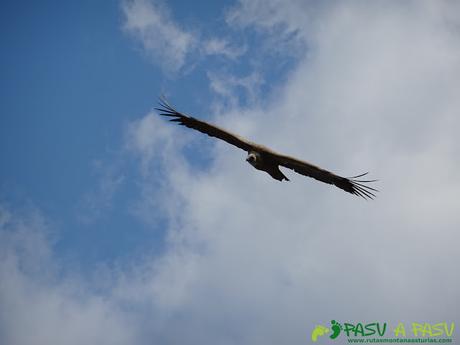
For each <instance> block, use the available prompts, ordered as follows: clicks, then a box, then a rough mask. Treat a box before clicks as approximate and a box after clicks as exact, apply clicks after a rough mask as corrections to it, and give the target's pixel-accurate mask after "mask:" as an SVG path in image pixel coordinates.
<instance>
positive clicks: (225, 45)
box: [203, 38, 247, 59]
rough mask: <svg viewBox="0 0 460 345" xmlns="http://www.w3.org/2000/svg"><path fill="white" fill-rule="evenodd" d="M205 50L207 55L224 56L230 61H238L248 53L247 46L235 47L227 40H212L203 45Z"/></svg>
mask: <svg viewBox="0 0 460 345" xmlns="http://www.w3.org/2000/svg"><path fill="white" fill-rule="evenodd" d="M203 50H204V53H205V54H206V55H222V56H225V57H227V58H229V59H236V58H238V57H240V56H241V55H243V54H244V53H246V51H247V47H246V46H233V45H232V44H231V43H229V42H228V41H227V40H224V39H221V38H212V39H210V40H208V41H205V42H204V43H203Z"/></svg>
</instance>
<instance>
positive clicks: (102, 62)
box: [1, 1, 290, 265]
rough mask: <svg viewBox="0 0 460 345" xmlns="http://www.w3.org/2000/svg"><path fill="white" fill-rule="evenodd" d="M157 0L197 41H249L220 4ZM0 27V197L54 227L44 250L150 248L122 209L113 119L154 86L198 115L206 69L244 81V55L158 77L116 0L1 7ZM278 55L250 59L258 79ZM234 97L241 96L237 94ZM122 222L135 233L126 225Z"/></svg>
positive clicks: (270, 72)
mask: <svg viewBox="0 0 460 345" xmlns="http://www.w3.org/2000/svg"><path fill="white" fill-rule="evenodd" d="M164 6H167V8H168V9H169V11H170V12H171V16H173V17H174V19H175V20H177V21H178V22H180V24H178V25H180V26H183V27H188V28H191V29H193V30H196V31H202V33H201V35H204V36H209V35H213V34H214V33H221V34H223V35H233V36H234V37H232V39H234V40H235V41H237V42H238V43H240V44H245V45H246V46H252V45H253V44H254V40H255V39H256V38H257V36H258V34H257V33H248V34H246V35H242V34H241V33H238V34H235V33H234V32H232V31H229V28H228V27H225V28H223V27H222V23H223V21H224V14H225V10H226V9H228V8H230V6H231V3H225V2H220V3H219V4H218V5H217V4H214V3H213V2H206V1H202V2H196V3H194V4H193V6H191V5H184V4H183V3H181V2H177V3H174V2H172V3H168V4H165V5H164ZM23 7H25V8H23ZM204 23H205V24H204ZM2 25H3V30H2V32H3V34H2V46H3V47H4V48H3V51H4V52H5V53H4V54H2V57H1V59H2V63H1V66H2V75H3V76H4V77H3V78H2V90H3V92H2V102H1V103H2V114H3V115H2V126H1V131H2V132H1V138H2V139H1V140H2V144H1V148H2V157H3V159H4V160H5V161H6V162H8V163H7V164H4V168H3V169H2V171H1V180H2V190H1V192H2V197H3V199H4V200H5V201H7V202H8V203H15V204H16V203H17V204H18V205H21V204H23V203H24V201H25V200H27V201H28V202H30V203H31V204H32V205H34V206H39V207H40V209H42V210H43V211H45V212H46V213H47V214H49V215H50V216H51V217H52V219H53V221H55V222H57V223H58V224H59V227H60V228H62V229H65V230H63V231H64V232H65V233H61V230H60V231H59V234H58V242H57V246H56V249H57V250H58V251H59V252H60V253H61V254H62V255H70V256H72V257H73V258H74V259H75V260H76V262H77V263H82V264H85V265H86V264H91V263H93V261H94V260H96V261H98V260H102V261H107V260H109V261H110V260H113V259H116V258H117V257H119V256H125V255H126V253H132V252H133V251H136V250H141V251H142V250H146V249H147V248H148V247H152V245H153V247H155V248H161V243H162V240H161V234H160V235H159V236H158V233H155V232H152V231H151V230H150V229H145V228H144V225H143V224H142V222H139V221H138V220H137V219H136V217H133V215H132V214H130V212H129V211H127V209H129V203H130V202H129V200H130V199H131V200H132V199H133V198H135V193H136V173H137V171H136V167H135V166H134V164H130V163H133V162H129V157H125V156H123V153H121V151H122V150H123V139H124V137H123V131H124V128H123V126H124V125H126V124H127V123H128V122H129V121H131V120H133V119H136V118H137V117H139V116H141V115H142V114H144V113H146V112H147V111H148V110H150V109H151V108H152V107H153V106H155V105H156V102H157V98H158V96H159V95H160V94H161V93H165V94H168V95H171V96H172V97H173V96H174V95H181V96H180V98H179V97H174V99H176V98H177V100H178V101H179V100H180V104H184V105H187V108H188V109H190V111H194V112H198V113H203V114H205V117H206V114H207V112H208V111H209V104H208V100H209V99H210V98H211V97H212V95H211V92H210V91H211V90H210V88H209V85H208V79H207V74H206V73H207V71H217V72H221V71H225V73H232V74H233V73H234V74H235V75H242V76H244V75H245V74H248V73H250V69H251V67H250V66H248V65H249V64H250V61H249V60H250V58H248V57H246V58H242V59H238V61H228V59H226V58H225V57H219V56H217V57H214V58H213V57H198V58H196V59H197V60H198V61H197V62H193V64H196V65H197V66H196V67H194V68H193V69H192V70H187V71H185V72H182V71H181V72H176V71H174V72H172V73H169V72H170V71H166V72H165V71H164V70H162V69H161V67H160V68H159V66H158V64H157V61H151V60H150V59H149V57H148V56H147V55H146V54H145V53H144V52H143V51H142V47H141V45H140V44H139V42H136V41H134V40H132V39H130V37H128V36H129V34H128V33H126V32H124V31H123V12H122V5H121V3H120V2H117V1H109V2H104V3H99V4H94V3H93V2H91V1H87V2H81V3H78V4H76V3H75V4H72V3H67V2H64V3H55V2H45V3H40V4H38V3H37V4H34V5H28V6H23V5H21V4H18V3H15V2H11V3H7V4H5V10H4V11H2ZM259 35H260V34H259ZM191 54H192V55H197V54H198V53H196V52H192V53H191ZM254 54H255V55H257V54H256V53H254ZM193 58H195V57H192V59H193ZM270 59H271V60H273V61H272V63H270V61H269V60H270ZM280 61H281V63H282V66H278V65H276V64H275V57H273V56H270V57H268V59H267V61H266V62H265V65H264V66H261V69H263V73H264V75H263V76H264V78H265V79H266V83H267V84H269V85H272V84H275V85H276V80H277V78H282V77H283V73H284V72H286V70H288V68H289V63H290V60H289V58H288V57H282V59H279V58H278V61H276V63H279V62H280ZM267 89H269V86H267V85H265V86H264V92H267V91H268V90H267ZM238 92H239V91H238V90H237V93H238ZM238 96H240V97H241V98H242V101H243V102H244V97H245V95H244V94H243V93H241V92H239V94H238ZM190 154H191V161H192V162H199V163H200V164H206V159H205V158H203V157H201V156H200V155H194V154H193V151H191V152H190ZM108 170H111V171H112V172H111V174H116V175H117V174H118V175H117V176H123V185H122V186H120V189H119V190H117V195H116V197H115V198H114V199H113V200H110V207H109V209H108V210H104V215H100V217H99V216H98V217H96V218H101V219H94V221H91V222H83V223H82V222H81V215H80V214H79V213H81V212H83V213H84V212H86V211H87V210H82V208H83V209H84V208H85V205H84V203H85V198H87V195H88V194H91V193H93V194H94V193H98V192H97V190H98V189H100V188H101V187H100V184H101V179H103V178H104V177H106V176H104V175H106V174H108V172H107V171H108ZM114 170H116V171H114ZM101 175H102V176H101ZM113 178H116V176H113ZM98 207H102V205H98ZM83 217H85V215H83ZM92 218H94V217H92ZM126 227H129V228H133V229H136V230H132V231H130V232H126V230H125V229H126ZM158 228H160V229H161V228H162V226H161V225H160V226H158ZM82 248H85V249H84V250H82ZM101 248H103V249H104V250H101Z"/></svg>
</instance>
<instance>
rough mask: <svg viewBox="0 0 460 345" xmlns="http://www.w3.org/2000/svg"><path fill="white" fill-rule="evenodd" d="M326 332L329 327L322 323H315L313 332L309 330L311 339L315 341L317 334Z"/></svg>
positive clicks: (320, 334)
mask: <svg viewBox="0 0 460 345" xmlns="http://www.w3.org/2000/svg"><path fill="white" fill-rule="evenodd" d="M327 332H329V328H327V327H324V326H322V325H317V326H316V327H315V329H314V330H313V332H311V340H312V341H313V342H316V341H317V340H318V337H319V336H322V335H325V334H326V333H327Z"/></svg>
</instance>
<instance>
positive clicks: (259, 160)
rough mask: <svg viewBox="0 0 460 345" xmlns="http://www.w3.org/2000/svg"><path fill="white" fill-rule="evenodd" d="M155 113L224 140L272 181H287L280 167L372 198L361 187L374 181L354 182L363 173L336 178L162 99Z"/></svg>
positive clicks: (363, 187) (372, 189)
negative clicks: (241, 151)
mask: <svg viewBox="0 0 460 345" xmlns="http://www.w3.org/2000/svg"><path fill="white" fill-rule="evenodd" d="M157 110H158V111H160V115H163V116H167V117H171V119H170V121H172V122H177V123H178V124H179V125H182V126H186V127H188V128H192V129H195V130H197V131H199V132H201V133H204V134H207V135H209V136H211V137H215V138H218V139H221V140H224V141H226V142H227V143H229V144H232V145H234V146H236V147H238V148H240V149H242V150H244V151H246V152H247V153H248V156H247V157H246V161H247V162H248V163H249V164H251V165H252V166H253V167H254V168H256V169H257V170H261V171H265V172H266V173H268V174H269V175H270V176H271V177H272V178H274V179H275V180H278V181H283V180H286V181H289V179H288V178H287V177H286V176H285V175H284V174H283V173H282V172H281V170H280V169H279V167H280V166H284V167H286V168H289V169H292V170H294V171H295V172H297V173H299V174H301V175H304V176H308V177H312V178H314V179H316V180H318V181H321V182H324V183H328V184H333V185H335V186H337V187H338V188H340V189H343V190H344V191H346V192H349V193H351V194H355V195H358V196H361V197H363V198H365V199H367V198H369V199H372V198H373V197H375V194H374V192H376V191H377V190H376V189H374V188H371V187H369V186H366V185H364V184H363V183H367V182H374V181H375V180H367V181H364V180H357V178H359V177H362V176H364V175H366V174H367V173H365V174H361V175H357V176H354V177H350V178H347V177H341V176H338V175H336V174H333V173H331V172H330V171H327V170H324V169H322V168H320V167H317V166H315V165H313V164H310V163H308V162H305V161H301V160H299V159H297V158H293V157H290V156H286V155H282V154H279V153H277V152H275V151H273V150H271V149H269V148H267V147H265V146H262V145H258V144H256V143H253V142H250V141H248V140H246V139H244V138H242V137H240V136H238V135H236V134H233V133H231V132H229V131H227V130H225V129H223V128H220V127H218V126H215V125H212V124H210V123H207V122H205V121H202V120H198V119H195V118H193V117H191V116H187V115H185V114H183V113H180V112H178V111H176V110H175V109H174V108H173V107H172V106H171V105H169V104H168V102H167V101H166V100H165V99H160V108H157Z"/></svg>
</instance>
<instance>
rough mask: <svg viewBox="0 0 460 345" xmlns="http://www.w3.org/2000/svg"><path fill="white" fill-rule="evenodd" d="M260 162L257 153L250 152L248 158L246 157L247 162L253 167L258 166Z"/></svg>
mask: <svg viewBox="0 0 460 345" xmlns="http://www.w3.org/2000/svg"><path fill="white" fill-rule="evenodd" d="M259 161H260V155H259V154H258V153H257V152H249V154H248V156H247V157H246V162H248V163H249V164H251V165H252V166H256V165H257V163H259Z"/></svg>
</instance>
